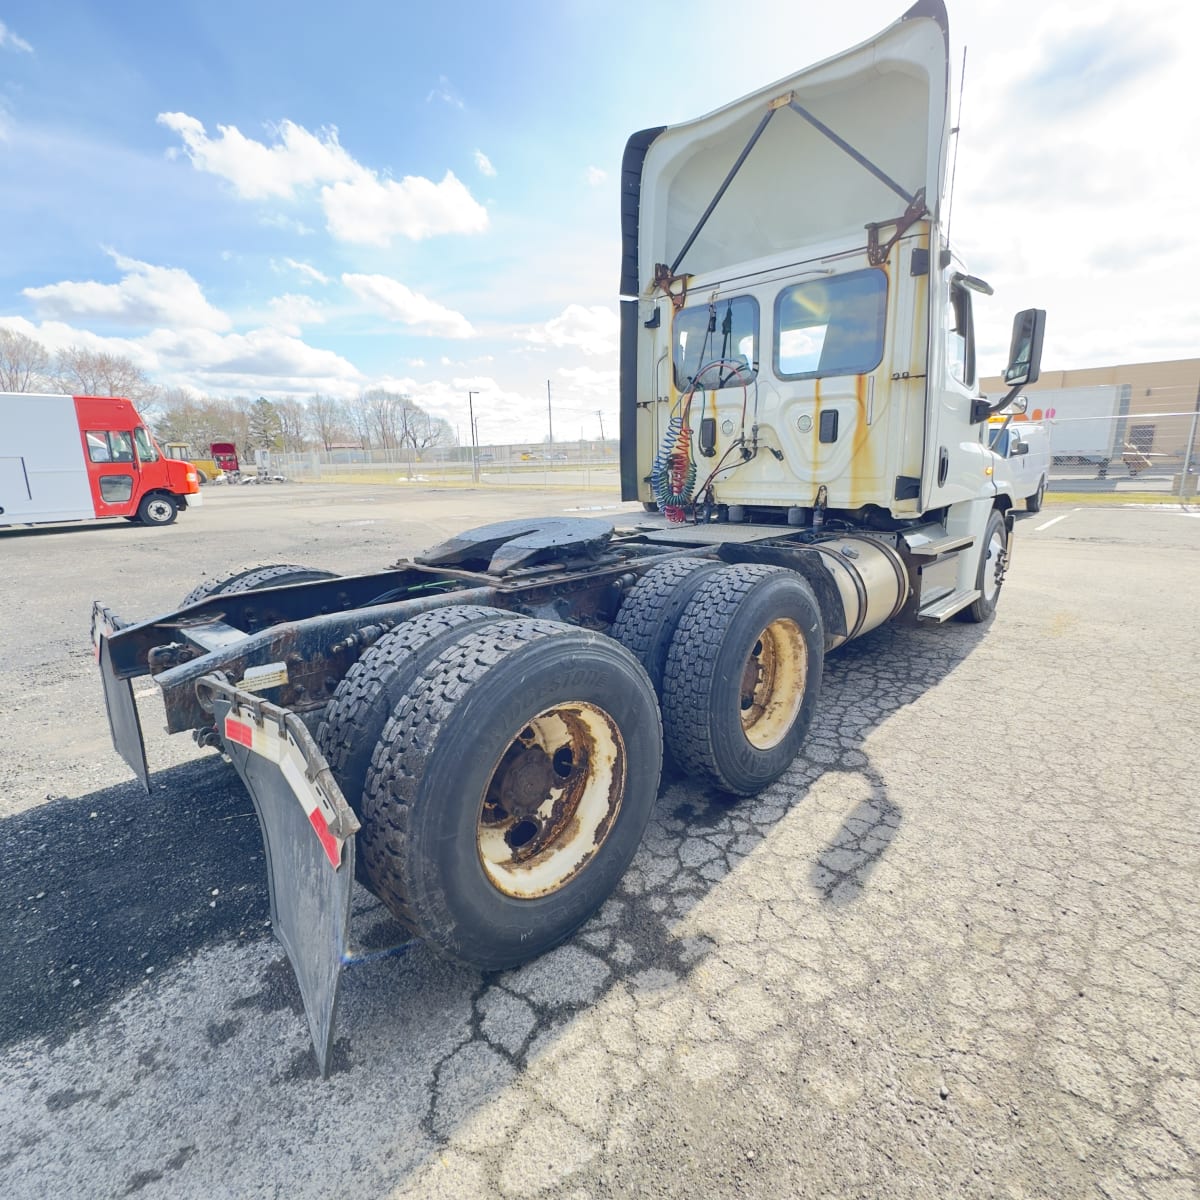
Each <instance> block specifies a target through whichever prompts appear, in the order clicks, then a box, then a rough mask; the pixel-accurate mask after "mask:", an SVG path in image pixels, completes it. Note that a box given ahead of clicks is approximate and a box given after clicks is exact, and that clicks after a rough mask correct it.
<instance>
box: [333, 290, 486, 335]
mask: <svg viewBox="0 0 1200 1200" xmlns="http://www.w3.org/2000/svg"><path fill="white" fill-rule="evenodd" d="M342 282H343V283H344V284H345V285H346V286H347V287H348V288H349V289H350V290H351V291H352V292H353V293H354V294H355V295H356V296H357V297H358V298H359V299H360V300H362V301H364V302H365V303H367V304H369V305H370V306H371V308H373V309H374V310H375V311H376V312H379V313H382V314H383V315H384V316H385V317H387V318H388V319H389V320H392V321H399V322H400V323H401V324H403V325H408V326H410V327H411V329H412V331H413V332H414V333H425V334H430V335H432V336H434V337H449V338H468V337H473V336H474V334H475V330H474V329H473V328H472V327H471V322H470V321H468V320H467V318H466V317H464V316H463V315H462V313H459V312H455V311H454V310H453V309H450V308H446V307H445V306H444V305H441V304H438V303H437V301H435V300H430V299H429V297H428V296H422V295H420V294H419V293H418V292H414V291H412V290H411V289H410V288H407V287H405V286H404V284H402V283H401V282H400V281H399V280H398V279H391V278H390V277H389V276H387V275H343V276H342Z"/></svg>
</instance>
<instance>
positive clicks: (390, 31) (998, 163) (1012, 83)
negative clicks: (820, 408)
mask: <svg viewBox="0 0 1200 1200" xmlns="http://www.w3.org/2000/svg"><path fill="white" fill-rule="evenodd" d="M903 7H904V5H903V3H880V2H877V0H864V2H863V3H858V4H855V5H853V6H843V8H844V9H846V10H851V9H852V11H838V12H830V11H829V8H830V6H828V5H825V4H817V3H807V2H805V0H793V2H790V3H787V4H783V3H779V4H772V3H766V2H761V0H746V2H742V3H739V4H737V5H730V4H729V3H727V2H722V3H714V2H712V0H696V2H694V3H690V4H689V5H687V6H686V9H684V8H683V7H682V6H676V5H644V4H633V3H623V2H619V0H609V2H607V3H598V2H592V0H582V2H578V3H567V2H562V3H558V4H550V3H540V2H520V0H515V2H513V3H507V4H499V3H489V4H482V3H462V2H455V3H446V4H441V5H435V4H406V3H393V4H379V3H376V4H366V3H353V2H350V3H342V4H340V5H329V4H325V5H313V4H307V3H303V2H299V3H290V4H283V3H241V4H231V3H222V2H212V0H208V2H205V3H190V2H178V0H177V2H174V3H171V4H161V3H160V4H152V3H106V4H103V5H101V4H98V3H93V4H79V3H71V2H66V3H64V2H61V0H60V2H57V3H55V4H46V3H44V2H43V3H37V4H34V3H4V0H0V23H2V28H3V33H2V34H0V162H2V163H3V173H2V176H0V178H2V179H3V187H2V188H0V221H2V222H3V228H4V229H5V230H6V231H8V233H9V236H8V237H7V238H6V239H5V254H4V255H3V257H2V258H0V324H3V325H6V326H8V327H11V328H16V329H19V330H21V331H22V332H26V333H30V334H31V335H33V336H36V337H39V338H41V339H42V340H43V341H45V342H47V344H49V345H51V347H52V348H57V347H58V346H61V345H67V344H71V343H72V342H82V343H85V344H89V345H94V346H96V347H98V348H111V349H113V350H116V351H118V352H121V353H126V354H129V355H130V356H131V357H133V358H134V359H135V360H136V361H138V362H139V363H140V364H141V365H143V366H145V367H146V369H147V370H148V371H149V372H150V373H151V375H152V376H153V377H154V378H156V379H158V380H159V381H161V382H163V383H166V384H179V385H184V386H188V387H193V388H195V389H197V390H201V391H205V392H209V393H212V394H217V395H232V394H243V395H258V394H267V395H289V394H291V395H298V396H304V395H306V394H310V393H311V392H312V391H315V390H324V391H332V392H335V393H339V394H348V393H350V392H353V391H356V390H359V389H361V388H365V387H369V386H373V385H377V384H383V385H387V386H392V387H395V388H397V389H400V390H405V391H408V392H410V393H411V394H412V395H413V396H414V398H415V399H417V400H418V402H420V403H423V404H425V406H426V407H428V408H429V409H430V410H431V411H433V412H435V413H437V414H438V415H442V416H445V417H447V418H448V419H449V420H450V421H451V423H452V424H455V423H458V424H461V423H463V415H462V413H465V407H466V390H467V389H468V388H471V389H473V390H477V391H480V392H481V393H482V395H483V401H482V411H483V412H484V413H485V414H486V415H485V416H484V417H483V418H481V422H480V429H481V437H482V438H483V439H484V440H485V441H492V440H499V439H500V438H501V437H503V436H504V435H506V434H507V435H511V436H512V437H513V438H514V439H516V438H535V437H540V436H541V435H542V433H543V432H544V425H543V423H542V422H543V414H544V409H545V382H546V380H547V379H549V380H551V384H552V389H553V392H554V397H555V411H556V434H558V435H559V436H572V437H573V436H576V435H577V434H578V433H579V432H580V431H582V432H584V433H586V434H587V435H588V436H595V434H596V432H597V430H598V418H597V417H596V412H597V410H599V411H601V412H603V413H604V414H605V419H606V421H609V420H610V418H611V423H610V424H609V425H608V428H609V429H610V430H611V429H612V428H614V427H615V414H616V365H617V362H616V324H617V323H616V288H617V272H618V266H619V263H618V254H619V229H618V195H617V183H616V181H617V177H618V174H619V167H620V158H621V152H622V149H623V146H624V142H625V139H626V137H627V136H628V135H629V134H630V133H631V132H633V131H634V130H636V129H638V128H641V127H643V126H646V125H653V124H661V123H666V122H671V121H677V120H681V119H687V118H690V117H693V116H696V115H699V114H700V113H702V112H705V111H707V110H709V109H711V108H714V107H717V106H719V105H720V104H723V103H725V102H727V101H729V100H731V99H734V98H735V97H737V96H739V95H741V94H744V93H745V92H747V91H750V90H752V89H754V88H756V87H758V86H761V85H763V84H765V83H766V82H768V81H770V80H771V79H774V78H778V77H780V76H782V75H785V74H787V73H789V72H790V71H792V70H794V69H796V68H797V67H799V66H803V65H805V64H807V63H809V62H813V61H816V60H818V59H819V58H822V57H824V56H826V55H828V54H831V53H834V52H836V51H838V50H840V49H843V48H845V47H847V46H849V45H851V44H853V43H854V42H856V41H859V40H861V39H863V38H865V37H868V36H870V35H872V34H873V33H875V32H877V31H878V30H879V29H881V28H883V27H884V26H885V25H887V24H888V23H889V22H890V21H891V20H892V19H894V18H895V17H896V16H898V15H899V14H900V12H901V11H902V9H903ZM1197 7H1200V6H1194V5H1185V4H1183V3H1178V2H1176V0H1150V2H1149V3H1148V5H1138V6H1136V7H1135V6H1134V5H1133V4H1132V3H1128V4H1110V5H1107V6H1105V5H1104V4H1088V5H1082V4H1073V3H1063V2H1061V0H1060V2H1058V3H1055V2H1053V0H1051V2H1049V3H1040V4H1035V3H1032V2H1027V0H1012V2H1010V3H1004V4H1001V3H998V2H993V0H973V2H972V3H971V4H970V5H967V4H958V5H954V4H952V5H951V10H950V16H951V40H952V58H953V61H954V63H955V68H956V70H957V64H958V62H959V60H960V58H961V53H962V49H961V48H962V44H963V42H964V41H966V42H967V43H968V45H969V56H968V66H967V96H966V110H965V117H964V128H965V130H966V133H965V135H964V139H963V144H962V147H961V150H960V157H959V165H958V195H957V197H956V199H955V212H954V237H955V241H956V242H957V243H959V245H960V246H961V247H962V248H963V249H964V250H965V251H966V253H967V254H968V257H969V259H970V261H971V262H972V265H973V267H974V268H975V269H976V270H978V271H979V273H981V274H984V275H985V276H987V277H988V278H989V279H991V281H992V282H993V283H995V284H996V286H997V296H996V298H995V300H994V301H993V302H992V304H991V305H990V307H989V310H988V311H986V312H984V313H983V314H981V328H980V332H981V342H982V345H981V355H980V360H981V365H982V366H983V369H984V370H985V371H989V370H994V369H998V367H999V366H1000V363H999V361H998V360H999V357H1000V356H1001V355H1002V353H1003V346H1004V343H1005V341H1006V334H1007V327H1008V323H1009V321H1010V319H1011V314H1012V312H1013V311H1014V310H1015V309H1016V308H1019V307H1023V306H1026V305H1029V304H1035V303H1036V304H1040V305H1042V306H1044V307H1046V308H1048V309H1049V310H1050V314H1051V315H1050V333H1049V335H1048V339H1047V350H1046V365H1047V366H1048V367H1071V366H1084V365H1100V364H1104V363H1108V362H1114V361H1134V360H1139V359H1144V358H1173V357H1189V356H1193V355H1196V354H1200V347H1198V345H1197V333H1196V331H1197V329H1200V305H1198V303H1197V301H1196V300H1195V299H1194V298H1193V296H1192V289H1191V288H1190V286H1189V285H1185V281H1186V280H1194V279H1195V278H1197V277H1198V275H1200V256H1198V251H1197V235H1196V233H1195V232H1194V229H1193V228H1192V226H1193V225H1194V210H1195V205H1196V200H1195V195H1196V191H1195V188H1194V186H1193V185H1194V183H1195V171H1196V166H1195V163H1196V158H1197V156H1196V150H1197V149H1200V126H1198V124H1197V117H1196V115H1195V114H1196V111H1197V107H1198V106H1197V105H1196V104H1195V103H1194V102H1191V101H1190V100H1189V96H1190V89H1191V84H1190V77H1191V74H1192V71H1193V67H1192V63H1191V62H1190V61H1189V58H1188V55H1189V54H1190V53H1191V52H1190V51H1188V50H1186V47H1187V45H1188V43H1189V42H1190V43H1191V44H1192V45H1194V44H1196V43H1197V41H1198V40H1200V39H1198V38H1197V35H1198V34H1200V28H1197V16H1196V13H1195V12H1194V11H1193V9H1194V8H1197ZM1164 116H1166V117H1167V118H1168V119H1167V120H1165V121H1164ZM335 131H336V132H335ZM1189 146H1190V148H1191V152H1190V153H1188V152H1187V148H1188V147H1189ZM1181 149H1182V150H1183V151H1184V152H1183V153H1182V154H1181V153H1180V151H1181ZM14 231H19V232H18V235H17V236H13V233H14ZM1131 295H1136V296H1137V306H1136V309H1135V310H1134V311H1131V305H1130V303H1129V298H1130V296H1131ZM992 358H994V359H996V360H997V361H995V362H994V363H993V362H992V361H991V359H992ZM460 409H461V410H462V413H460V412H459V410H460ZM560 422H561V425H560Z"/></svg>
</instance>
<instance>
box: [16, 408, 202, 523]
mask: <svg viewBox="0 0 1200 1200" xmlns="http://www.w3.org/2000/svg"><path fill="white" fill-rule="evenodd" d="M200 503H201V497H200V483H199V480H198V478H197V476H196V471H195V469H194V468H193V467H192V465H191V464H190V463H186V462H178V461H176V460H174V459H170V458H167V457H166V456H165V455H164V454H163V453H162V451H161V450H160V449H159V447H158V445H157V443H156V442H155V441H154V438H153V436H152V435H151V433H150V430H149V429H148V428H147V427H146V423H145V421H143V420H142V418H141V416H140V415H139V414H138V411H137V409H136V408H134V406H133V404H132V403H131V402H130V401H129V400H123V399H118V398H115V397H108V396H103V397H102V396H45V395H38V394H35V393H27V392H0V527H4V526H10V525H35V524H43V523H47V522H58V521H94V520H99V519H102V518H105V517H125V518H127V519H128V520H130V521H141V522H142V524H143V525H170V524H171V522H172V521H174V520H175V516H176V514H177V513H178V512H179V510H180V509H181V508H191V507H193V506H195V505H197V504H200Z"/></svg>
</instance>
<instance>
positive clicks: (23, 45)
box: [0, 21, 33, 54]
mask: <svg viewBox="0 0 1200 1200" xmlns="http://www.w3.org/2000/svg"><path fill="white" fill-rule="evenodd" d="M0 46H3V47H6V48H7V49H9V50H19V51H21V52H22V53H23V54H32V53H33V47H32V46H31V45H30V44H29V43H28V42H27V41H26V40H25V39H24V38H23V37H18V36H17V35H16V34H15V33H13V31H12V30H11V29H9V27H8V26H7V25H5V23H4V22H3V21H0Z"/></svg>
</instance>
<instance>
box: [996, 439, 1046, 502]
mask: <svg viewBox="0 0 1200 1200" xmlns="http://www.w3.org/2000/svg"><path fill="white" fill-rule="evenodd" d="M988 432H989V436H990V437H991V438H992V439H993V440H992V443H991V446H992V449H993V450H994V451H995V452H996V454H997V455H998V456H999V458H1000V461H999V462H998V463H997V464H996V467H995V474H994V476H993V478H994V480H995V483H996V494H997V495H1006V496H1009V497H1010V498H1011V499H1012V502H1013V504H1014V505H1016V504H1018V503H1019V502H1020V501H1022V500H1024V501H1025V507H1026V508H1027V509H1028V510H1029V511H1030V512H1034V513H1035V512H1041V511H1042V500H1043V499H1044V498H1045V495H1046V478H1047V476H1048V475H1049V472H1050V431H1049V430H1048V429H1047V428H1046V426H1045V425H1043V424H1042V423H1041V422H1040V421H1020V422H1012V423H1011V424H1009V425H1007V426H1006V425H1004V423H1003V421H995V422H994V423H992V424H990V426H989V431H988Z"/></svg>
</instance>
